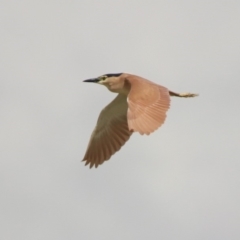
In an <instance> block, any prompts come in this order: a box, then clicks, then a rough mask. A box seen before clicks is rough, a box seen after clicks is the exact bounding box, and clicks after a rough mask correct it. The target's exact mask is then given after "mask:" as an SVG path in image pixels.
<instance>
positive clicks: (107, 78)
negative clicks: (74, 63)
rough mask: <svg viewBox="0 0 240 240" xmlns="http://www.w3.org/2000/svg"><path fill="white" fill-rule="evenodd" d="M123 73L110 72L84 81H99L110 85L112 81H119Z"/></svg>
mask: <svg viewBox="0 0 240 240" xmlns="http://www.w3.org/2000/svg"><path fill="white" fill-rule="evenodd" d="M121 75H122V73H108V74H104V75H101V76H99V77H97V78H90V79H87V80H84V81H83V82H92V83H98V84H102V85H105V86H108V85H109V84H110V83H111V82H115V81H117V80H118V78H119V77H120V76H121Z"/></svg>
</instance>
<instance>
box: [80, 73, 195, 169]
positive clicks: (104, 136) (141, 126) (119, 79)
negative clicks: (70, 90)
mask: <svg viewBox="0 0 240 240" xmlns="http://www.w3.org/2000/svg"><path fill="white" fill-rule="evenodd" d="M84 82H94V83H98V84H101V85H104V86H106V87H107V88H108V90H110V91H111V92H115V93H118V95H117V96H116V98H115V99H114V100H113V101H112V102H111V103H110V104H108V105H107V106H106V107H105V108H104V109H103V110H102V111H101V113H100V115H99V117H98V121H97V125H96V127H95V129H94V130H93V133H92V135H91V138H90V141H89V144H88V147H87V151H86V153H85V156H84V158H83V161H86V164H85V165H87V164H90V168H92V167H93V166H94V165H95V167H98V165H100V164H102V163H103V162H104V161H106V160H108V159H109V158H110V157H111V156H112V155H113V154H114V153H115V152H117V151H118V150H119V149H120V148H121V147H122V146H123V145H124V144H125V142H126V141H127V140H128V139H129V138H130V136H131V135H132V133H133V132H139V133H140V134H147V135H148V134H150V133H152V132H153V131H155V130H156V129H157V128H159V127H160V126H161V125H162V124H163V123H164V121H165V119H166V112H167V110H168V109H169V107H170V96H176V97H185V98H186V97H195V96H197V94H192V93H175V92H172V91H169V90H168V89H167V88H165V87H163V86H160V85H158V84H156V83H153V82H151V81H149V80H147V79H144V78H142V77H139V76H136V75H132V74H128V73H114V74H105V75H102V76H100V77H97V78H92V79H88V80H85V81H84Z"/></svg>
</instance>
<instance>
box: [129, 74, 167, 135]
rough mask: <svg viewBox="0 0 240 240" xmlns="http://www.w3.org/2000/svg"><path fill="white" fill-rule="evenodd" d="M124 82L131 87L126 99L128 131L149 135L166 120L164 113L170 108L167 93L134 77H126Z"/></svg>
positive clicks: (160, 87) (161, 88)
mask: <svg viewBox="0 0 240 240" xmlns="http://www.w3.org/2000/svg"><path fill="white" fill-rule="evenodd" d="M126 81H128V82H129V83H130V85H131V89H130V92H129V94H128V98H127V102H128V113H127V117H128V127H129V130H132V131H136V132H139V133H140V134H150V133H151V132H153V131H155V130H156V129H157V128H159V127H160V126H161V125H162V124H163V123H164V121H165V119H166V112H167V110H168V109H169V107H170V95H169V91H168V89H167V88H165V87H163V86H160V85H157V84H155V83H153V82H150V81H148V80H147V79H144V78H141V77H137V76H134V75H130V76H127V77H126Z"/></svg>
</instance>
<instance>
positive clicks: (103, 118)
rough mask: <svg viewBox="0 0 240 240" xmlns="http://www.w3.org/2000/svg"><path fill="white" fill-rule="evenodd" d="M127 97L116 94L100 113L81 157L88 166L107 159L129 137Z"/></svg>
mask: <svg viewBox="0 0 240 240" xmlns="http://www.w3.org/2000/svg"><path fill="white" fill-rule="evenodd" d="M127 108H128V106H127V99H126V96H124V95H120V94H118V95H117V97H116V98H115V99H114V100H113V101H112V102H111V103H110V104H109V105H107V106H106V107H105V108H104V109H103V110H102V111H101V113H100V115H99V118H98V121H97V125H96V127H95V129H94V130H93V133H92V135H91V138H90V141H89V144H88V147H87V151H86V153H85V156H84V158H83V161H86V164H85V165H87V164H90V168H91V167H92V166H93V165H95V167H97V166H98V165H99V164H102V163H103V162H104V161H106V160H108V159H109V158H110V157H111V156H112V155H113V154H114V153H115V152H117V151H118V150H119V149H120V148H121V147H122V146H123V145H124V144H125V142H126V141H127V140H128V139H129V138H130V136H131V134H132V131H129V129H128V123H127Z"/></svg>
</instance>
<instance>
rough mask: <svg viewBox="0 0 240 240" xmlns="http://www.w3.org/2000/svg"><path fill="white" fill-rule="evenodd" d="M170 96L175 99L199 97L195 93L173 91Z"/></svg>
mask: <svg viewBox="0 0 240 240" xmlns="http://www.w3.org/2000/svg"><path fill="white" fill-rule="evenodd" d="M169 95H170V96H173V97H184V98H189V97H196V96H198V94H195V93H175V92H172V91H169Z"/></svg>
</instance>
